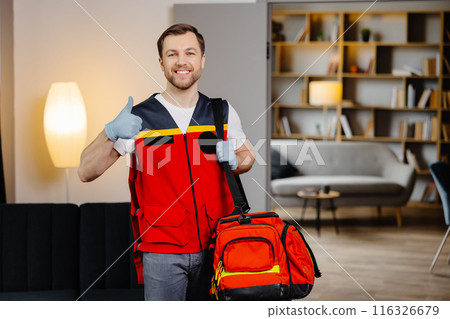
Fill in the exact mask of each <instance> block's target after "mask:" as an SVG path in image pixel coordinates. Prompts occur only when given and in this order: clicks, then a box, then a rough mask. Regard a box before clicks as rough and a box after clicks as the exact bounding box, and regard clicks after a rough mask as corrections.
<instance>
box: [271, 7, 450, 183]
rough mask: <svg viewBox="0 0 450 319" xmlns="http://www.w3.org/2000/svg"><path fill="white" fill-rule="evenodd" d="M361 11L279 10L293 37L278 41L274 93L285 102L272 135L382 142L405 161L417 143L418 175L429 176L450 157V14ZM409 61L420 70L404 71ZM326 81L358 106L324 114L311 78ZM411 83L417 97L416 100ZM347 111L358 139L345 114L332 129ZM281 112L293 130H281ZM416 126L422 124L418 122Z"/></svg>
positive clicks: (275, 112)
mask: <svg viewBox="0 0 450 319" xmlns="http://www.w3.org/2000/svg"><path fill="white" fill-rule="evenodd" d="M360 15H361V12H351V11H339V12H318V11H299V10H290V11H289V10H286V11H276V10H275V11H273V12H272V19H273V20H274V21H277V22H279V23H282V24H283V26H284V28H283V30H284V32H285V37H286V41H283V42H280V41H278V42H274V43H272V52H273V58H272V99H273V101H275V100H277V103H276V104H275V105H274V107H273V117H272V118H273V121H274V122H273V128H274V130H273V134H272V138H295V139H314V140H321V139H327V140H330V139H331V140H336V141H344V140H345V141H368V142H381V143H386V144H387V145H388V146H389V147H391V148H392V149H393V151H394V153H396V154H397V155H398V156H399V158H400V159H401V160H403V161H405V162H407V159H406V150H407V149H409V150H411V151H412V152H413V153H414V154H415V156H416V157H417V158H418V160H417V163H418V168H417V169H416V173H417V176H418V178H419V179H421V178H422V179H425V180H429V179H430V178H431V176H430V173H429V171H428V164H429V163H431V162H434V161H437V160H440V159H447V158H450V136H448V139H446V140H445V139H444V136H443V132H442V124H450V96H449V98H448V101H447V103H446V104H447V108H444V105H445V104H444V97H443V94H442V92H445V91H450V67H447V66H446V63H445V61H444V60H447V62H448V63H449V64H450V38H449V37H448V36H447V32H446V30H449V31H450V12H449V11H395V12H391V11H379V12H368V13H366V14H365V15H363V16H362V17H361V18H359V17H360ZM350 26H352V27H351V28H350ZM367 27H369V28H370V29H371V31H372V32H371V37H370V39H369V41H368V42H363V41H362V40H361V30H362V29H363V28H367ZM300 28H305V30H306V31H305V34H304V36H303V39H302V41H300V42H295V41H294V40H295V36H296V35H298V31H299V30H300ZM347 29H348V30H347ZM336 30H337V32H336ZM345 30H347V31H346V32H345V33H344V31H345ZM342 34H343V36H340V35H342ZM319 35H322V37H323V38H322V40H323V41H320V40H321V39H319V37H320V36H319ZM333 56H334V57H336V56H337V57H338V59H337V65H336V66H335V70H333V72H332V73H329V72H328V71H329V69H330V68H329V64H330V63H331V61H332V59H333V58H334V57H333ZM436 64H437V66H436ZM404 65H407V66H409V68H408V70H409V71H411V69H413V70H414V72H411V73H410V74H398V71H399V70H401V71H407V70H405V68H404ZM356 69H357V72H355V70H356ZM393 70H396V74H395V75H394V74H393ZM415 71H417V72H415ZM321 80H336V81H339V82H341V83H342V84H343V99H344V100H346V101H350V102H351V104H352V105H350V106H341V107H327V111H326V114H327V115H326V118H324V113H325V112H324V108H323V107H317V106H310V105H308V104H307V101H308V95H309V92H308V86H309V83H310V82H312V81H321ZM294 81H295V83H294V84H293V82H294ZM290 86H292V87H291V88H290V89H289V90H288V92H287V93H285V94H284V95H283V96H282V97H281V98H279V96H280V95H282V93H283V92H285V91H286V89H287V88H288V87H290ZM411 87H412V88H413V89H414V90H415V97H414V98H412V99H410V101H409V102H410V103H408V90H409V88H411ZM394 88H395V93H394ZM428 89H429V90H431V91H430V92H431V93H430V97H428V101H427V103H426V104H425V106H422V107H419V106H418V105H419V102H420V98H421V96H422V95H423V94H424V92H425V91H427V90H428ZM394 94H397V97H396V98H393V95H394ZM431 95H433V98H431ZM408 106H409V107H408ZM341 115H345V116H346V117H347V118H348V122H349V125H350V128H351V131H352V137H351V138H349V137H346V136H345V134H344V132H343V131H342V127H341V125H340V121H339V120H337V124H338V125H336V129H337V131H336V132H335V134H332V135H331V136H330V135H329V134H327V133H328V131H329V129H330V127H331V121H333V118H334V117H337V118H340V117H341ZM281 117H288V118H289V122H290V124H291V126H292V128H291V129H292V134H291V135H290V136H286V135H285V134H283V133H282V132H280V131H279V130H277V128H278V127H279V125H277V122H278V121H280V119H281ZM400 122H403V123H406V124H407V126H408V129H406V133H405V131H402V132H403V133H405V136H399V130H400V129H399V127H400V126H401V124H400ZM417 123H418V124H417ZM413 124H414V126H416V125H417V126H418V128H417V129H416V128H415V127H414V128H410V126H411V127H412V125H413ZM324 125H325V126H324ZM369 125H371V129H369V128H368V126H369ZM437 126H439V127H437ZM421 127H423V129H421ZM409 129H411V130H412V132H411V131H408V130H409ZM432 130H434V134H432V133H431V131H432ZM368 133H369V134H368ZM421 133H422V135H421ZM449 135H450V134H449Z"/></svg>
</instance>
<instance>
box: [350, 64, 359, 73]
mask: <svg viewBox="0 0 450 319" xmlns="http://www.w3.org/2000/svg"><path fill="white" fill-rule="evenodd" d="M350 73H359V68H358V66H357V65H356V64H353V65H350Z"/></svg>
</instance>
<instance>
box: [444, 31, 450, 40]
mask: <svg viewBox="0 0 450 319" xmlns="http://www.w3.org/2000/svg"><path fill="white" fill-rule="evenodd" d="M445 34H446V35H447V41H450V31H449V30H448V28H445Z"/></svg>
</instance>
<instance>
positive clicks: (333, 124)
mask: <svg viewBox="0 0 450 319" xmlns="http://www.w3.org/2000/svg"><path fill="white" fill-rule="evenodd" d="M336 128H337V117H336V115H333V117H332V118H331V120H330V123H329V124H328V130H327V136H328V137H335V136H336Z"/></svg>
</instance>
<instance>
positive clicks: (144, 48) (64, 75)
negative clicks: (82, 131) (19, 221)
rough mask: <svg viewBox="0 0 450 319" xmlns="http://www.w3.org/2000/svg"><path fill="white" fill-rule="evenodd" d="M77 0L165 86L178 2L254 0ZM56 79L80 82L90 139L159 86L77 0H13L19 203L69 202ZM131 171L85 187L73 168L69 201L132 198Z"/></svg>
mask: <svg viewBox="0 0 450 319" xmlns="http://www.w3.org/2000/svg"><path fill="white" fill-rule="evenodd" d="M77 1H78V2H79V3H80V4H81V5H82V6H83V7H85V8H86V10H87V11H88V12H89V13H90V14H91V15H92V16H93V17H94V18H95V19H96V20H97V21H98V22H99V23H100V24H101V25H102V26H103V27H104V28H105V29H106V30H107V31H108V33H109V34H110V35H112V36H113V37H114V38H115V39H116V40H117V42H118V43H120V44H121V45H122V46H123V47H124V48H125V49H126V50H127V52H129V53H130V54H131V55H132V56H133V57H134V58H135V59H136V60H137V61H139V63H140V64H141V65H142V66H143V68H144V69H145V70H146V71H147V72H148V73H149V74H151V75H152V76H153V77H154V78H155V80H156V81H157V82H159V83H160V84H161V85H163V86H164V85H165V79H164V76H163V75H162V73H161V71H160V69H159V66H158V63H157V49H156V40H157V39H158V37H159V35H160V34H161V32H162V31H163V30H164V29H166V28H167V27H168V26H169V25H170V24H171V23H172V8H173V4H174V3H175V2H176V3H211V2H220V3H226V2H256V0H236V1H227V0H178V1H175V0H158V1H156V0H132V1H125V0H77ZM413 3H414V2H413ZM410 5H411V4H410ZM200 31H201V30H200ZM55 81H77V82H78V84H79V86H80V89H81V91H82V94H83V96H84V100H85V104H86V107H87V116H88V141H92V140H93V139H94V138H95V137H96V136H97V134H98V132H100V130H101V129H102V128H103V126H104V124H105V123H107V122H109V121H110V120H112V119H113V118H114V117H115V115H116V114H117V113H118V112H119V111H120V110H121V109H122V108H123V106H124V105H125V103H126V101H127V97H128V95H132V96H133V97H134V99H135V102H139V101H142V100H143V99H145V98H147V97H148V96H149V95H150V94H152V93H153V92H155V91H160V90H161V89H160V88H159V86H158V85H157V84H155V82H154V81H153V80H152V79H151V78H150V77H149V76H148V75H147V74H146V73H145V72H144V71H143V70H142V69H141V68H140V67H139V66H137V65H136V63H135V62H134V61H133V60H132V59H131V58H130V57H129V56H127V54H126V53H125V52H123V51H122V49H120V47H119V46H118V45H117V44H115V43H114V41H113V40H112V39H111V38H110V37H109V36H108V35H107V34H106V33H105V32H104V31H103V30H102V29H101V28H100V27H99V26H98V25H96V23H95V22H94V21H92V20H91V19H90V18H89V16H88V15H87V14H86V13H85V12H83V10H82V9H81V8H80V7H79V6H77V4H76V2H75V0H69V1H61V0H32V1H30V0H14V120H13V121H14V123H13V124H14V138H15V139H14V152H15V163H14V166H11V165H8V163H6V164H5V167H6V168H7V167H14V172H13V174H14V180H15V186H14V192H13V193H15V195H14V200H13V201H15V202H18V203H24V202H64V201H65V199H66V194H65V174H64V170H62V169H57V168H55V167H54V166H53V164H52V162H51V159H50V156H49V153H48V151H47V146H46V143H45V138H44V132H43V125H42V122H43V111H44V105H45V99H46V96H47V92H48V89H49V87H50V84H51V83H52V82H55ZM200 89H201V88H200ZM11 118H12V117H11ZM11 158H13V157H11ZM6 175H7V176H11V172H10V171H8V172H6ZM127 176H128V169H127V167H126V164H125V160H124V159H121V160H119V162H118V163H116V164H115V165H114V166H113V167H112V168H111V169H110V170H109V171H107V172H106V173H105V174H104V175H103V176H101V177H100V178H99V179H98V180H96V181H94V182H92V183H88V184H82V183H81V182H80V181H79V180H78V178H77V176H76V169H70V171H69V180H70V183H69V185H70V193H71V202H73V203H77V204H80V203H84V202H94V201H108V202H111V201H128V200H129V193H128V185H127ZM10 194H11V192H10ZM9 200H10V201H11V199H10V198H9Z"/></svg>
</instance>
